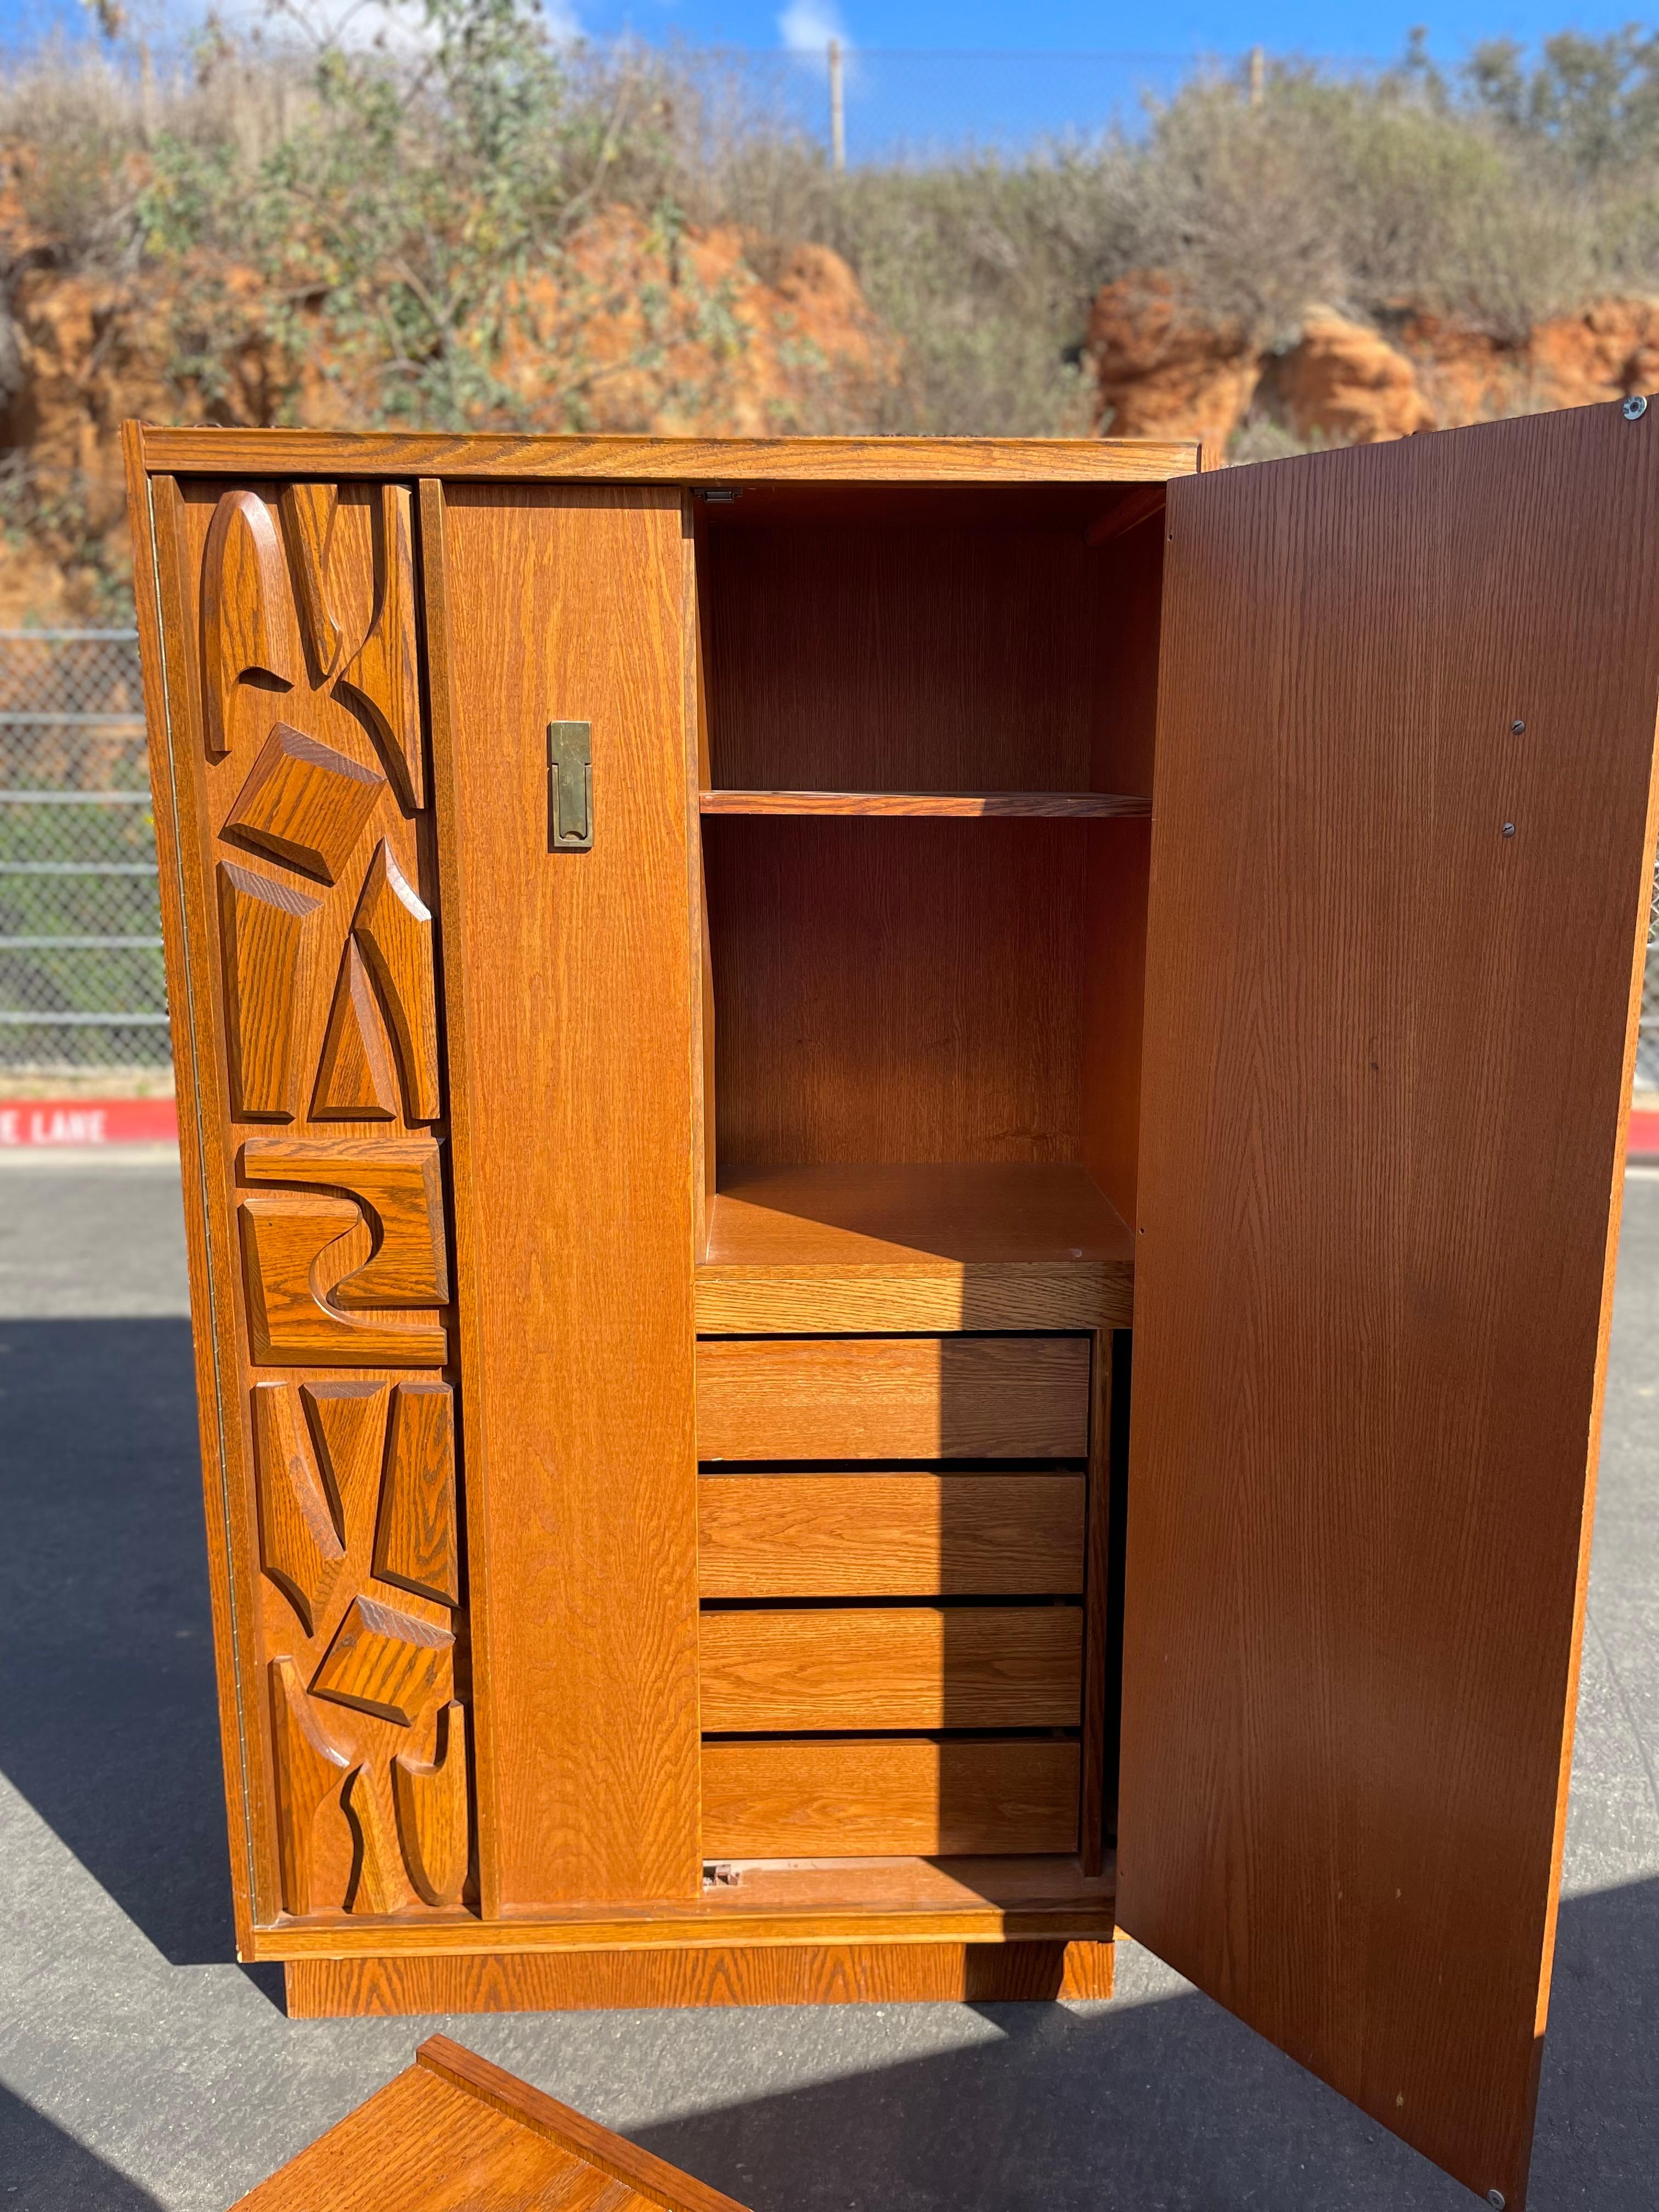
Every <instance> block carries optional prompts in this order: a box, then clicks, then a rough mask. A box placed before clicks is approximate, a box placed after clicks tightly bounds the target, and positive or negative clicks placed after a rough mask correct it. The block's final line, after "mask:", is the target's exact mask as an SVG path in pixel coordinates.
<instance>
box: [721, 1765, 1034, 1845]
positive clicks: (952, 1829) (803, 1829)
mask: <svg viewBox="0 0 1659 2212" xmlns="http://www.w3.org/2000/svg"><path fill="white" fill-rule="evenodd" d="M1077 1814H1078V1747H1077V1746H1076V1744H1075V1743H1068V1742H1066V1741H1061V1740H1060V1739H1058V1738H1054V1737H1045V1738H1039V1739H1037V1740H1036V1741H1018V1740H1016V1741H994V1740H993V1741H979V1742H975V1741H973V1740H972V1739H968V1740H962V1739H957V1740H956V1741H949V1740H947V1741H943V1742H939V1741H933V1740H932V1739H930V1738H928V1737H926V1736H896V1737H895V1736H889V1737H885V1738H883V1737H877V1738H874V1739H871V1738H856V1737H855V1738H851V1739H848V1738H842V1739H841V1740H840V1741H836V1740H834V1739H827V1738H824V1737H819V1738H817V1740H816V1741H811V1742H805V1743H791V1742H788V1741H777V1740H774V1741H771V1742H769V1743H705V1744H704V1746H703V1747H702V1850H703V1856H704V1857H705V1858H731V1859H765V1858H883V1857H900V1856H902V1857H920V1858H933V1857H945V1856H962V1855H974V1854H979V1853H981V1852H1004V1851H1009V1852H1025V1851H1073V1850H1076V1849H1077V1839H1078V1820H1077Z"/></svg>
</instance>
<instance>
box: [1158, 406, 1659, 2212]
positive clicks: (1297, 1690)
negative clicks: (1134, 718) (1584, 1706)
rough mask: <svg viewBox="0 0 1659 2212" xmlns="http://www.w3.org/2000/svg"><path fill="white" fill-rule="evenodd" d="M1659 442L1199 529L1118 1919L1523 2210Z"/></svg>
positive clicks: (1382, 457) (1564, 1746) (1161, 808)
mask: <svg viewBox="0 0 1659 2212" xmlns="http://www.w3.org/2000/svg"><path fill="white" fill-rule="evenodd" d="M1656 438H1659V424H1656V417H1655V416H1654V414H1653V413H1652V411H1651V410H1650V412H1649V414H1648V415H1646V416H1644V417H1642V418H1641V419H1640V420H1639V421H1638V422H1635V423H1632V422H1626V421H1625V420H1624V418H1623V416H1622V414H1621V412H1620V409H1619V408H1618V406H1617V405H1607V406H1600V407H1590V408H1581V409H1577V410H1573V411H1571V412H1568V413H1564V414H1558V415H1544V416H1532V417H1529V418H1528V419H1526V420H1524V421H1518V422H1502V423H1494V424H1491V425H1483V426H1480V427H1478V428H1473V429H1467V430H1458V431H1454V432H1450V433H1448V434H1446V435H1441V436H1437V437H1431V438H1425V439H1410V440H1405V441H1401V442H1400V443H1398V444H1395V445H1389V446H1378V447H1370V448H1365V449H1363V450H1356V451H1353V452H1350V453H1331V454H1323V455H1319V456H1315V457H1310V458H1307V459H1295V460H1290V461H1286V462H1284V463H1280V464H1278V465H1274V466H1273V467H1271V468H1261V469H1249V470H1235V471H1218V472H1217V473H1215V474H1213V475H1208V474H1206V476H1205V477H1202V478H1201V479H1200V480H1199V481H1198V482H1196V483H1194V484H1193V485H1191V486H1190V487H1182V486H1177V487H1176V488H1175V489H1173V491H1172V495H1171V497H1170V508H1169V516H1168V526H1167V527H1168V545H1167V548H1166V560H1167V564H1168V570H1167V578H1166V585H1165V618H1164V667H1163V671H1162V674H1161V678H1160V694H1161V696H1160V700H1159V711H1158V778H1157V817H1156V821H1155V825H1154V829H1153V833H1152V902H1151V914H1150V921H1149V928H1148V978H1147V997H1146V1071H1145V1078H1144V1085H1143V1093H1142V1103H1143V1115H1142V1125H1141V1152H1140V1193H1139V1229H1140V1231H1141V1234H1140V1237H1139V1251H1138V1255H1137V1261H1138V1265H1137V1284H1136V1329H1135V1370H1134V1408H1133V1437H1132V1445H1131V1450H1132V1464H1131V1470H1130V1487H1129V1508H1128V1529H1127V1542H1128V1565H1127V1613H1126V1621H1125V1649H1124V1705H1123V1730H1124V1733H1123V1759H1122V1783H1121V1867H1122V1886H1123V1888H1122V1905H1121V1915H1122V1920H1123V1923H1124V1926H1125V1927H1126V1929H1128V1930H1129V1931H1130V1932H1131V1933H1133V1935H1134V1936H1136V1937H1138V1938H1139V1940H1140V1941H1142V1942H1146V1944H1147V1945H1149V1946H1150V1948H1152V1949H1153V1950H1155V1951H1157V1952H1158V1954H1160V1955H1161V1956H1162V1957H1164V1958H1165V1959H1167V1960H1169V1961H1170V1964H1171V1965H1172V1966H1175V1967H1176V1968H1177V1970H1178V1971H1179V1972H1182V1973H1183V1974H1185V1975H1187V1976H1188V1977H1189V1978H1191V1979H1192V1980H1193V1981H1194V1982H1195V1983H1197V1984H1198V1985H1199V1986H1200V1988H1202V1989H1204V1990H1207V1991H1209V1992H1210V1993H1211V1994H1212V1996H1216V1997H1218V1999H1219V2000H1220V2001H1221V2002H1223V2003H1224V2004H1225V2005H1227V2006H1228V2007H1229V2008H1231V2009H1232V2010H1234V2011H1235V2012H1237V2013H1238V2014H1239V2015H1242V2017H1243V2018H1244V2019H1245V2020H1246V2021H1249V2023H1250V2024H1251V2025H1252V2026H1253V2027H1255V2028H1256V2029H1258V2030H1259V2031H1260V2032H1261V2033H1262V2034H1264V2035H1266V2036H1267V2037H1268V2038H1269V2039H1272V2040H1273V2041H1275V2042H1277V2043H1279V2045H1281V2046H1283V2047H1284V2048H1285V2049H1288V2050H1290V2051H1293V2052H1294V2053H1295V2054H1296V2055H1297V2057H1299V2058H1300V2059H1302V2060H1303V2061H1304V2063H1307V2064H1308V2065H1310V2066H1311V2067H1312V2068H1313V2069H1314V2070H1315V2071H1316V2072H1317V2073H1319V2074H1321V2075H1322V2076H1323V2077H1324V2078H1325V2079H1326V2080H1327V2081H1330V2082H1331V2083H1332V2084H1334V2086H1335V2087H1337V2088H1338V2089H1340V2091H1341V2092H1342V2093H1344V2094H1345V2095H1347V2096H1349V2097H1352V2099H1353V2100H1355V2101H1356V2102H1357V2103H1358V2104H1359V2105H1361V2106H1363V2107H1364V2109H1365V2110H1366V2111H1367V2112H1370V2114H1371V2115H1372V2116H1373V2117H1374V2118H1376V2119H1378V2120H1380V2121H1381V2122H1382V2123H1383V2125H1384V2126H1387V2127H1389V2128H1391V2129H1393V2130H1395V2131H1396V2132H1398V2133H1399V2134H1401V2135H1403V2136H1405V2137H1406V2138H1407V2141H1408V2142H1412V2143H1413V2144H1415V2145H1416V2147H1417V2148H1419V2150H1422V2151H1423V2152H1425V2154H1427V2155H1428V2156H1429V2157H1431V2158H1432V2159H1434V2160H1436V2161H1437V2163H1438V2164H1440V2165H1442V2166H1444V2167H1446V2168H1447V2169H1448V2170H1449V2172H1452V2173H1453V2174H1455V2176H1456V2177H1457V2178H1458V2179H1461V2180H1462V2181H1463V2182H1465V2183H1466V2184H1467V2185H1469V2186H1470V2187H1472V2188H1474V2190H1475V2191H1477V2193H1479V2194H1480V2195H1482V2196H1485V2195H1486V2193H1487V2192H1488V2191H1492V2190H1497V2191H1500V2192H1501V2193H1502V2195H1503V2196H1504V2199H1505V2200H1506V2201H1507V2203H1508V2204H1509V2205H1510V2208H1511V2212H1516V2208H1518V2207H1520V2206H1521V2204H1522V2201H1523V2199H1524V2196H1525V2192H1526V2176H1527V2164H1528V2150H1529V2143H1530V2136H1531V2130H1532V2118H1533V2104H1534V2093H1535V2087H1536V2082H1537V2078H1538V2062H1537V2039H1538V2035H1539V2032H1540V2029H1541V2023H1542V2020H1543V2015H1544V2008H1545V2003H1546V1999H1547V1989H1548V1979H1549V1963H1550V1961H1549V1950H1550V1935H1551V1930H1552V1927H1553V1892H1554V1887H1555V1884H1556V1881H1557V1879H1558V1869H1559V1843H1560V1821H1561V1807H1562V1779H1563V1776H1564V1773H1565V1767H1566V1762H1567V1759H1568V1755H1569V1752H1570V1739H1571V1698H1572V1685H1573V1680H1574V1663H1575V1650H1576V1646H1577V1636H1578V1632H1579V1620H1580V1614H1581V1600H1580V1595H1579V1593H1580V1589H1581V1577H1582V1573H1583V1557H1584V1548H1583V1547H1584V1544H1585V1542H1586V1541H1587V1534H1588V1529H1589V1491H1590V1482H1589V1471H1590V1470H1591V1469H1592V1468H1593V1465H1594V1460H1595V1444H1596V1436H1597V1422H1598V1415H1599V1408H1600V1403H1601V1375H1602V1362H1603V1358H1604V1351H1605V1343H1606V1329H1607V1310H1608V1305H1607V1300H1608V1288H1609V1283H1610V1259H1611V1252H1612V1245H1613V1235H1614V1232H1615V1231H1616V1223H1617V1212H1618V1206H1617V1198H1618V1191H1619V1185H1620V1171H1621V1166H1622V1152H1623V1127H1624V1121H1625V1115H1626V1100H1627V1095H1628V1091H1629V1083H1630V1070H1631V1065H1632V1060H1631V1054H1632V1038H1633V1031H1632V1022H1633V1018H1634V1015H1633V1008H1634V1003H1635V1001H1634V998H1633V991H1634V988H1635V984H1636V981H1638V979H1639V970H1640V961H1641V947H1642V945H1643V942H1644V936H1645V917H1646V915H1647V911H1648V907H1649V902H1650V887H1651V871H1652V862H1653V820H1652V809H1651V804H1650V799H1651V788H1652V777H1653V754H1654V728H1655V714H1656V704H1659V629H1656V626H1655V623H1654V622H1653V618H1652V610H1653V606H1654V604H1655V599H1656V593H1659V538H1656V535H1655V532H1654V530H1653V526H1652V524H1653V517H1654V514H1655V512H1656V502H1659V445H1656ZM1506 825H1507V826H1506ZM1222 1069H1225V1070H1228V1071H1231V1074H1230V1077H1229V1079H1228V1080H1226V1081H1225V1082H1222V1081H1218V1079H1217V1071H1218V1070H1222Z"/></svg>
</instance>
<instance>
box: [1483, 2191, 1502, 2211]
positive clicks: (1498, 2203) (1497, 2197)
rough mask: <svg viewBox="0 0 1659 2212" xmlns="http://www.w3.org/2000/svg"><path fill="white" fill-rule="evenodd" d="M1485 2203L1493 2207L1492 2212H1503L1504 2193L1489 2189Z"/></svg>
mask: <svg viewBox="0 0 1659 2212" xmlns="http://www.w3.org/2000/svg"><path fill="white" fill-rule="evenodd" d="M1486 2202H1487V2203H1488V2204H1490V2205H1492V2207H1493V2212H1504V2192H1503V2191H1502V2190H1501V2189H1489V2190H1488V2191H1486Z"/></svg>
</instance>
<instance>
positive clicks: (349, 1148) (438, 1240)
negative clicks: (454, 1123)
mask: <svg viewBox="0 0 1659 2212" xmlns="http://www.w3.org/2000/svg"><path fill="white" fill-rule="evenodd" d="M238 1164H239V1166H240V1170H241V1175H242V1178H243V1180H244V1182H250V1183H261V1184H270V1183H285V1184H301V1185H305V1186H307V1187H309V1186H317V1187H319V1188H322V1189H324V1190H340V1191H346V1192H349V1194H350V1195H351V1196H352V1197H353V1198H354V1199H358V1200H362V1204H363V1206H364V1207H365V1208H366V1210H367V1211H368V1212H369V1213H370V1214H371V1215H372V1216H373V1221H372V1224H371V1225H372V1227H373V1228H374V1232H375V1235H374V1249H373V1251H372V1253H371V1254H370V1255H369V1256H368V1258H367V1259H366V1260H364V1261H362V1263H361V1265H359V1266H356V1267H352V1268H351V1269H350V1270H349V1273H346V1274H344V1275H343V1276H341V1277H340V1278H339V1279H337V1281H336V1282H335V1283H333V1284H332V1285H331V1286H330V1290H329V1297H330V1298H331V1301H332V1303H333V1304H337V1305H340V1306H347V1307H374V1306H387V1307H392V1308H402V1309H408V1308H410V1307H417V1306H441V1305H444V1304H447V1301H448V1297H449V1261H448V1253H447V1238H446V1236H445V1233H444V1212H443V1179H442V1176H441V1172H440V1170H439V1164H438V1146H437V1143H436V1141H435V1139H433V1138H431V1137H428V1136H418V1137H404V1138H385V1137H382V1138H380V1139H374V1140H371V1141H369V1142H367V1143H365V1142H364V1141H363V1140H362V1139H360V1138H356V1137H289V1136H281V1137H250V1138H249V1139H248V1140H247V1142H246V1144H245V1145H244V1146H242V1149H241V1152H240V1156H239V1161H238Z"/></svg>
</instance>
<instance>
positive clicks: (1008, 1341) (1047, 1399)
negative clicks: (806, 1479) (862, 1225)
mask: <svg viewBox="0 0 1659 2212" xmlns="http://www.w3.org/2000/svg"><path fill="white" fill-rule="evenodd" d="M696 1393H697V1455H698V1457H699V1458H700V1459H702V1460H779V1459H781V1460H789V1459H820V1460H822V1459H848V1460H855V1459H899V1460H902V1459H1024V1458H1034V1459H1078V1458H1081V1457H1082V1456H1083V1455H1084V1454H1085V1452H1086V1451H1087V1450H1088V1448H1089V1345H1088V1340H1087V1339H1086V1338H1084V1337H1073V1336H1048V1337H1045V1336H1004V1337H997V1336H960V1337H948V1336H946V1337H921V1336H918V1337H864V1338H858V1337H842V1338H835V1339H829V1340H820V1341H816V1342H815V1341H814V1340H811V1339H810V1338H793V1339H792V1338H770V1339H767V1338H758V1339H742V1338H724V1339H722V1338H708V1339H705V1340H702V1342H701V1343H699V1345H698V1346H697V1362H696Z"/></svg>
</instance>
